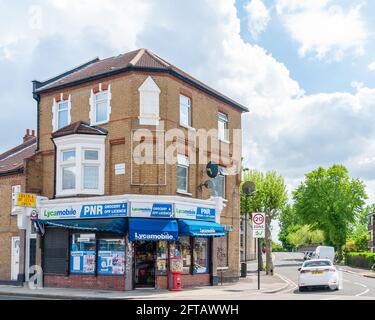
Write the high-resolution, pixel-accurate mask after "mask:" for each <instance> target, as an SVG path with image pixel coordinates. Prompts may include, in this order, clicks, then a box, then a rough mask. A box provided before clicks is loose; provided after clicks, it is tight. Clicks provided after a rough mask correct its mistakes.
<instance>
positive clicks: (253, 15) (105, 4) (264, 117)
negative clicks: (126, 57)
mask: <svg viewBox="0 0 375 320" xmlns="http://www.w3.org/2000/svg"><path fill="white" fill-rule="evenodd" d="M374 13H375V1H370V0H358V1H357V0H340V1H337V0H304V1H300V0H263V1H262V0H205V1H202V0H191V1H180V0H158V1H155V0H154V1H151V0H106V1H99V0H80V1H75V0H43V1H39V0H33V1H28V0H23V1H7V0H0V18H1V19H0V30H1V31H0V73H1V77H0V98H1V101H2V104H1V110H2V112H1V122H0V123H1V125H0V137H2V138H1V143H0V152H2V151H5V150H7V149H9V148H11V147H13V146H15V145H17V144H18V143H20V141H21V139H22V136H23V134H24V132H25V129H26V128H30V129H35V128H36V102H35V101H34V100H33V99H32V85H31V81H32V80H35V79H36V80H46V79H48V78H50V77H52V76H54V75H57V74H60V73H61V72H63V71H66V70H69V69H70V68H72V67H75V66H77V65H80V64H82V63H84V62H86V61H89V60H90V59H92V58H95V57H98V56H99V57H100V58H106V57H109V56H114V55H118V54H121V53H124V52H128V51H130V50H134V49H137V48H148V49H150V50H151V51H153V52H155V53H157V54H158V55H159V56H161V57H163V58H164V59H166V60H167V61H170V62H171V63H173V64H175V65H177V66H178V67H180V68H182V69H183V70H185V71H187V72H188V73H190V74H192V75H193V76H195V77H197V78H198V79H200V80H202V81H204V82H205V83H207V84H208V85H210V86H212V87H213V88H215V89H218V90H220V91H221V92H223V93H225V94H227V95H228V96H230V97H231V98H233V99H235V100H237V101H238V102H240V103H242V104H244V105H246V106H248V107H249V108H250V113H248V114H246V115H244V116H243V133H244V137H245V138H244V141H243V148H244V158H245V166H246V167H249V168H254V169H258V170H262V171H267V170H277V171H278V172H280V174H282V175H283V176H284V177H285V181H286V184H287V186H288V190H289V192H291V191H292V190H293V189H294V188H295V187H296V186H298V184H299V183H300V182H301V181H302V180H303V177H304V174H305V173H307V172H309V171H311V170H313V169H315V168H317V167H318V166H324V167H328V166H330V165H332V164H335V163H339V164H344V165H345V166H347V167H348V169H349V171H350V175H351V176H352V177H353V178H360V179H361V180H363V181H364V182H365V184H366V186H367V193H368V196H369V199H368V202H369V203H372V202H374V200H375V139H374V138H375V130H374V127H375V126H374V123H375V110H374V108H375V41H374V31H375V14H374Z"/></svg>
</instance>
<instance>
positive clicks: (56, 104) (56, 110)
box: [52, 93, 72, 132]
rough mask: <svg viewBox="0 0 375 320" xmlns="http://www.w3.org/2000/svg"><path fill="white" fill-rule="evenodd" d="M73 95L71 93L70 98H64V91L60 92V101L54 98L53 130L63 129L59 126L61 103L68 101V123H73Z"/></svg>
mask: <svg viewBox="0 0 375 320" xmlns="http://www.w3.org/2000/svg"><path fill="white" fill-rule="evenodd" d="M71 99H72V96H71V95H69V97H68V100H64V99H63V93H61V94H60V101H59V102H57V101H56V98H53V105H52V130H53V132H55V131H57V130H59V129H61V128H59V105H60V104H61V103H66V102H67V103H68V110H67V111H68V124H67V126H68V125H70V124H71V122H72V118H71V110H72V101H71Z"/></svg>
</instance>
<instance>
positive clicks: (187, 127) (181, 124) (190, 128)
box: [180, 123, 197, 131]
mask: <svg viewBox="0 0 375 320" xmlns="http://www.w3.org/2000/svg"><path fill="white" fill-rule="evenodd" d="M180 126H181V127H184V128H186V129H188V130H189V131H197V129H195V128H193V127H190V126H189V125H186V124H183V123H180Z"/></svg>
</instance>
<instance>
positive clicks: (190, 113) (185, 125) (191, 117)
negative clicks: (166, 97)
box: [179, 94, 193, 129]
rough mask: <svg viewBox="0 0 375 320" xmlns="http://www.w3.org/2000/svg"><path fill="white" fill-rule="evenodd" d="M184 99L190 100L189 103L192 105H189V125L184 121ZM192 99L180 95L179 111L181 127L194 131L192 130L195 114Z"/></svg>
mask: <svg viewBox="0 0 375 320" xmlns="http://www.w3.org/2000/svg"><path fill="white" fill-rule="evenodd" d="M182 98H186V99H188V101H189V102H190V105H188V106H187V107H188V109H189V118H188V123H184V122H183V120H182V112H181V109H182V106H183V104H182ZM191 100H192V99H191V98H190V97H188V96H186V95H184V94H180V95H179V111H180V126H182V127H185V128H188V129H193V128H192V125H193V112H192V101H191Z"/></svg>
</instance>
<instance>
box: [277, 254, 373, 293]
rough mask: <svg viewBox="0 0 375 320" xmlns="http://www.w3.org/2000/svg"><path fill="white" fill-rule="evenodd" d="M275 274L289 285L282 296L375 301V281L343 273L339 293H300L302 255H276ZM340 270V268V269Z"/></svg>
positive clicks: (325, 291)
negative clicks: (299, 281) (299, 277)
mask: <svg viewBox="0 0 375 320" xmlns="http://www.w3.org/2000/svg"><path fill="white" fill-rule="evenodd" d="M274 258H275V273H276V274H277V275H278V276H279V277H280V278H282V279H283V280H284V281H286V282H287V283H289V286H288V288H286V289H285V290H283V291H282V292H281V293H280V294H293V295H298V296H300V297H304V298H311V297H317V298H319V299H326V300H329V299H342V298H347V297H353V298H355V299H358V298H360V297H363V298H374V299H375V279H373V278H365V277H363V276H360V275H355V274H350V273H346V272H341V276H342V281H341V285H342V288H341V290H339V291H335V292H332V291H329V290H314V291H307V292H299V291H298V288H297V282H298V271H297V269H298V268H299V267H300V266H301V264H302V263H303V255H302V254H300V253H275V254H274ZM338 269H339V270H340V267H338Z"/></svg>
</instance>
